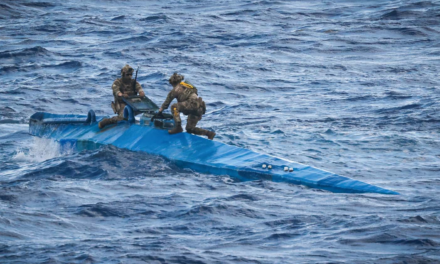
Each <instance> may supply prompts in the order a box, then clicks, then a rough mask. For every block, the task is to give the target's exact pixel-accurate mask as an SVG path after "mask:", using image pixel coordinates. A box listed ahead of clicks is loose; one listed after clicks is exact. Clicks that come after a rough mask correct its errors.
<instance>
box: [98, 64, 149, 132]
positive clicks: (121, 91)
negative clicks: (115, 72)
mask: <svg viewBox="0 0 440 264" xmlns="http://www.w3.org/2000/svg"><path fill="white" fill-rule="evenodd" d="M133 72H134V70H133V68H132V67H130V65H128V64H127V65H125V66H124V67H123V68H122V69H121V76H122V77H121V78H118V79H116V81H114V82H113V85H112V90H113V96H114V97H115V101H114V102H112V108H113V112H114V113H115V114H118V115H117V116H114V117H111V118H104V119H103V120H102V121H101V122H99V124H98V126H99V128H101V129H102V128H104V127H105V126H107V125H110V124H116V123H118V122H119V121H121V120H123V119H124V108H125V105H126V104H125V102H124V101H123V100H122V97H129V96H133V95H137V94H139V96H141V97H144V96H145V93H144V91H143V90H142V87H141V85H140V84H139V83H138V82H137V81H136V80H133V79H132V78H131V77H132V76H133Z"/></svg>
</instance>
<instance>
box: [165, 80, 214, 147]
mask: <svg viewBox="0 0 440 264" xmlns="http://www.w3.org/2000/svg"><path fill="white" fill-rule="evenodd" d="M184 78H185V77H184V76H183V75H180V74H177V73H174V74H173V75H172V76H171V78H170V80H169V83H170V84H171V85H172V86H173V90H171V92H169V93H168V96H167V98H166V99H165V102H164V103H163V104H162V106H161V107H160V109H159V113H162V111H163V110H164V109H167V108H168V106H169V105H170V103H171V101H173V100H174V99H177V103H175V104H173V105H172V106H171V112H172V114H173V117H174V122H175V123H176V126H175V127H174V129H172V130H168V133H170V134H177V133H180V132H183V129H182V120H181V119H180V113H183V114H184V115H187V116H188V120H187V123H186V131H187V132H188V133H192V134H195V135H204V136H207V137H208V138H209V139H211V140H212V139H213V138H214V137H215V132H213V131H209V130H205V129H202V128H198V127H196V125H197V122H199V121H200V120H201V119H202V115H203V114H205V112H206V105H205V102H203V100H202V98H201V97H198V96H197V89H196V88H195V87H194V86H193V85H191V84H190V83H186V82H183V80H184Z"/></svg>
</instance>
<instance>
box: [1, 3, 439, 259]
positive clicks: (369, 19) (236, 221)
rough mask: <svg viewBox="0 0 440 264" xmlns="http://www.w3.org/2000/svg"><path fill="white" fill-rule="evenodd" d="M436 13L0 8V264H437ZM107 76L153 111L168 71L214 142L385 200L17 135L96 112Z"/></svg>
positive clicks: (426, 6)
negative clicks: (365, 187)
mask: <svg viewBox="0 0 440 264" xmlns="http://www.w3.org/2000/svg"><path fill="white" fill-rule="evenodd" d="M439 18H440V4H439V3H438V2H436V1H417V0H416V1H413V0H406V1H363V2H360V1H348V2H347V1H345V2H337V1H336V2H335V1H312V2H291V1H247V2H234V1H225V2H212V1H207V2H203V3H201V2H197V1H171V2H167V3H159V2H154V1H147V2H145V1H135V0H132V1H99V0H96V1H89V2H87V3H83V2H76V1H51V2H43V1H24V0H20V1H11V0H6V1H3V2H2V3H1V4H0V80H1V81H2V85H0V241H2V243H0V262H2V263H3V262H5V263H145V262H147V263H437V262H440V250H439V249H440V245H439V244H440V240H439V238H438V236H437V233H439V232H440V220H439V219H440V215H439V206H438V204H439V199H438V198H437V197H438V188H439V186H440V181H439V179H438V173H439V171H440V166H439V164H440V153H439V151H438V149H439V147H440V143H439V140H438V138H439V135H440V133H439V128H440V116H439V113H440V111H439V110H440V108H439V106H438V102H439V101H440V93H439V87H440V82H439V78H438V76H439V75H438V73H439V70H440V57H439V54H440V53H439V51H438V50H439V47H440V20H439ZM126 63H129V64H131V65H132V66H134V67H136V66H140V72H139V76H138V80H139V81H140V83H141V84H142V86H143V87H144V90H145V91H146V93H147V95H148V96H149V97H150V98H151V99H152V100H154V101H155V102H157V103H160V102H161V101H162V100H163V99H164V98H165V96H166V94H167V91H168V90H169V89H170V87H169V84H168V81H167V79H168V77H169V76H170V75H171V74H172V73H173V72H175V71H178V72H180V73H182V74H184V75H185V76H186V77H187V78H188V79H190V80H191V82H192V83H194V84H195V85H196V86H197V88H198V90H199V93H200V95H201V96H202V97H203V99H204V100H205V101H206V103H207V106H208V109H207V114H206V115H205V116H204V117H203V120H202V121H201V122H200V126H202V127H205V128H208V129H213V130H215V131H216V132H217V138H216V140H219V141H221V142H224V143H227V144H232V145H236V146H240V147H245V148H249V149H252V150H255V151H259V152H264V153H267V154H271V155H275V156H279V157H283V158H287V159H291V160H295V161H298V162H301V163H304V164H308V165H312V166H316V167H319V168H323V169H326V170H329V171H332V172H335V173H338V174H342V175H346V176H349V177H353V178H356V179H359V180H362V181H366V182H370V183H373V184H375V185H379V186H383V187H385V188H388V189H392V190H396V191H398V192H399V193H401V195H399V196H393V197H389V196H377V195H368V194H364V195H347V194H333V193H328V192H325V191H321V190H315V189H309V188H305V187H303V186H296V185H287V184H281V183H273V182H269V181H253V182H240V181H237V180H235V179H232V178H230V177H228V176H222V177H217V176H212V175H205V174H199V173H195V172H192V171H188V170H182V169H180V168H178V167H176V166H175V165H174V164H172V163H170V162H169V161H166V160H163V159H161V158H158V157H154V156H150V155H146V154H142V153H136V152H129V151H124V150H119V149H117V148H114V147H111V146H104V147H101V148H96V149H90V150H87V151H78V150H77V149H72V148H71V147H70V146H68V145H62V144H61V145H60V143H57V142H53V141H51V140H48V139H34V138H32V137H30V136H29V135H28V133H27V122H28V119H29V116H30V115H32V114H33V113H34V112H37V111H45V112H53V113H86V112H87V111H88V110H89V109H94V110H95V111H96V112H97V113H98V114H99V115H103V114H110V113H111V109H110V107H109V102H110V101H111V100H112V95H111V89H110V87H111V83H112V82H113V81H114V79H116V78H118V77H119V73H120V68H121V67H122V66H123V65H125V64H126Z"/></svg>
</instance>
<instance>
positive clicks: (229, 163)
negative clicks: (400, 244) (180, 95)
mask: <svg viewBox="0 0 440 264" xmlns="http://www.w3.org/2000/svg"><path fill="white" fill-rule="evenodd" d="M91 112H92V111H91ZM84 120H87V121H84ZM29 132H30V134H32V135H34V136H38V137H45V138H52V139H54V140H57V141H59V142H62V143H63V142H69V143H71V144H79V145H83V146H87V144H89V145H113V146H116V147H118V148H123V149H128V150H132V151H142V152H146V153H149V154H153V155H158V156H162V157H164V158H166V159H167V160H169V161H171V162H174V163H175V164H176V165H178V166H179V167H181V168H189V169H192V170H194V171H197V172H201V173H210V174H214V175H229V176H231V177H233V178H237V179H239V180H245V181H246V180H271V181H274V182H287V183H292V184H301V185H305V186H308V187H312V188H318V189H324V190H328V191H331V192H343V193H379V194H398V193H397V192H394V191H391V190H387V189H384V188H380V187H377V186H374V185H371V184H368V183H364V182H361V181H357V180H354V179H351V178H348V177H344V176H340V175H337V174H334V173H331V172H327V171H324V170H320V169H317V168H314V167H311V166H306V165H303V164H300V163H296V162H293V161H288V160H285V159H282V158H277V157H273V156H270V155H266V154H261V153H256V152H253V151H251V150H248V149H243V148H239V147H235V146H230V145H227V144H224V143H221V142H218V141H212V140H208V139H205V138H202V137H199V136H195V135H192V134H189V133H179V134H175V135H169V134H168V132H167V130H166V129H158V128H155V127H154V124H147V123H143V122H142V121H141V124H136V123H131V122H128V121H121V122H119V123H118V124H117V125H113V126H110V127H108V128H105V129H103V130H100V129H99V128H98V123H97V122H96V118H95V116H94V114H92V115H90V112H89V116H81V115H56V114H50V113H41V112H40V113H36V114H34V115H33V116H32V117H31V119H30V124H29ZM263 164H265V165H271V166H272V169H268V168H267V167H266V168H263ZM285 167H288V168H293V171H292V172H290V171H285Z"/></svg>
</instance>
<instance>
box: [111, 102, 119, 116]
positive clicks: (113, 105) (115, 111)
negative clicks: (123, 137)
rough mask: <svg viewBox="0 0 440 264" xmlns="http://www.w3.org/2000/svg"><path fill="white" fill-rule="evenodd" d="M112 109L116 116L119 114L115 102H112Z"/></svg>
mask: <svg viewBox="0 0 440 264" xmlns="http://www.w3.org/2000/svg"><path fill="white" fill-rule="evenodd" d="M112 109H113V112H114V113H115V114H117V113H118V111H117V108H116V104H115V102H112Z"/></svg>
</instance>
